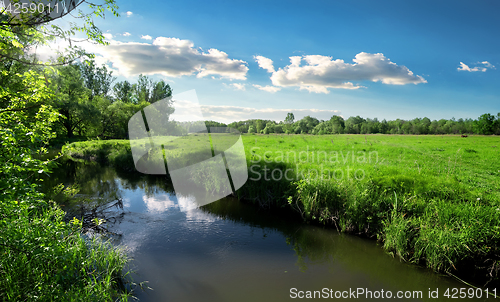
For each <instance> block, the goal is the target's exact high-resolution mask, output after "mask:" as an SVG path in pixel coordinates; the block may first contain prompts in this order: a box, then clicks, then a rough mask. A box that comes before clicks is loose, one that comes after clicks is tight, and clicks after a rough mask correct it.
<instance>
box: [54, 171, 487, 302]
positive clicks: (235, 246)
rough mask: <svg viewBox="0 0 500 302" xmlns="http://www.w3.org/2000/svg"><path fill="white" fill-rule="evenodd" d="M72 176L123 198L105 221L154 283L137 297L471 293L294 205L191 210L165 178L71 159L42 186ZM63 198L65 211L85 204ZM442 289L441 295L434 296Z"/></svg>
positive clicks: (137, 270) (228, 203)
mask: <svg viewBox="0 0 500 302" xmlns="http://www.w3.org/2000/svg"><path fill="white" fill-rule="evenodd" d="M75 182H76V183H79V184H80V192H79V195H78V196H79V197H86V198H88V200H90V202H95V201H96V198H97V197H99V198H100V199H102V200H107V201H113V200H116V199H119V198H121V200H122V201H123V209H121V208H111V209H108V210H107V214H106V215H107V217H108V218H107V223H106V227H107V228H108V230H110V231H112V232H114V233H116V235H113V236H111V238H112V240H113V242H114V243H115V244H117V245H120V246H122V247H124V248H125V250H126V252H127V254H128V256H129V257H131V258H132V261H131V262H130V268H131V269H132V270H133V271H134V273H133V274H132V276H133V279H134V281H135V282H137V283H139V282H144V281H147V283H145V284H147V286H149V287H151V288H152V290H145V291H141V290H139V289H138V290H137V291H136V296H137V297H138V298H139V300H140V301H155V302H157V301H176V302H177V301H218V302H222V301H229V302H233V301H291V300H297V299H298V298H300V297H302V295H304V297H307V295H308V294H310V295H312V296H313V297H314V294H316V298H319V297H320V296H321V297H322V298H323V299H327V300H328V299H331V300H333V299H335V296H337V298H340V299H343V300H359V299H360V300H362V301H371V300H373V301H381V300H382V301H384V300H387V297H388V295H389V292H388V291H390V294H391V296H392V298H391V299H390V300H393V301H444V300H449V299H448V298H446V297H445V296H444V293H445V292H446V290H447V289H449V293H450V294H453V292H454V291H455V290H456V291H458V290H459V289H460V288H464V289H466V290H469V293H471V292H472V289H469V288H468V287H467V286H466V285H464V284H462V283H459V282H458V281H456V280H455V279H453V278H450V277H445V276H439V275H438V274H435V273H433V272H432V271H429V270H427V269H423V268H420V267H416V266H411V265H408V264H406V263H402V262H401V261H400V260H399V259H398V258H393V257H392V256H391V255H389V254H387V253H386V252H384V250H383V249H382V247H381V245H380V244H378V243H377V242H376V241H374V240H368V239H362V238H358V237H356V236H350V235H344V234H338V233H337V231H336V230H335V229H332V228H322V227H318V226H311V225H308V224H304V223H302V222H301V220H300V219H297V217H295V216H294V215H291V214H290V213H285V212H280V213H272V212H269V211H266V210H262V209H259V208H257V207H255V206H253V205H248V204H245V203H242V202H239V201H238V200H236V199H234V198H227V199H223V200H219V201H217V202H214V203H212V204H209V205H207V206H205V207H203V208H195V209H188V207H187V206H186V205H187V201H186V198H183V197H182V196H176V195H175V193H174V192H173V191H172V188H171V186H170V185H169V184H168V181H167V180H166V179H164V178H155V177H151V176H145V175H136V174H124V173H119V172H117V171H116V170H115V169H113V168H111V167H106V166H101V165H99V164H97V163H91V162H79V163H75V162H71V161H68V162H65V163H63V164H61V166H60V167H59V168H58V169H56V170H55V171H54V173H53V174H51V176H50V177H49V178H48V179H46V180H45V185H46V186H51V185H54V184H57V183H64V184H66V185H69V184H73V183H75ZM62 205H63V208H65V209H66V210H67V211H71V210H72V209H75V208H78V207H79V206H80V205H79V204H74V203H63V204H62ZM436 290H437V294H438V297H437V298H429V295H430V294H431V295H432V296H435V295H436ZM314 291H317V292H316V293H314ZM382 291H383V292H382ZM370 292H371V294H370ZM398 294H399V295H403V298H397V295H398ZM476 294H478V292H477V291H476V292H475V293H474V296H475V295H476ZM370 295H371V298H370ZM405 295H406V298H405V297H404V296H405ZM342 296H343V298H342ZM459 296H460V295H459V293H458V294H457V297H459ZM294 297H296V298H294ZM327 297H328V298H327ZM376 297H378V299H377V298H376ZM332 298H333V299H332ZM490 299H492V298H490ZM490 299H485V294H483V298H482V299H477V300H478V301H485V300H490Z"/></svg>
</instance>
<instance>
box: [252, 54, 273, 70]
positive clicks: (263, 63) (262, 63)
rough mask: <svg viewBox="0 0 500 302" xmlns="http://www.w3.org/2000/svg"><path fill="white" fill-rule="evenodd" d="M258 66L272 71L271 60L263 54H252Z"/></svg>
mask: <svg viewBox="0 0 500 302" xmlns="http://www.w3.org/2000/svg"><path fill="white" fill-rule="evenodd" d="M253 58H254V59H255V61H257V64H259V67H260V68H263V69H265V70H267V72H274V66H273V60H271V59H268V58H266V57H263V56H253Z"/></svg>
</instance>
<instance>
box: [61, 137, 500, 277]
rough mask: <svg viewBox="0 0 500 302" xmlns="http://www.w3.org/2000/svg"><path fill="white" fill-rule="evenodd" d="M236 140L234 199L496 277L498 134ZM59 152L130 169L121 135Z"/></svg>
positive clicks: (430, 262) (182, 148) (179, 146)
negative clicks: (244, 173)
mask: <svg viewBox="0 0 500 302" xmlns="http://www.w3.org/2000/svg"><path fill="white" fill-rule="evenodd" d="M185 139H186V138H179V139H174V140H172V139H171V138H165V142H169V143H170V144H169V147H168V148H164V152H165V154H166V153H168V152H172V154H173V153H176V154H184V155H189V154H194V153H196V152H198V149H199V148H197V147H196V146H197V145H196V143H194V142H195V141H197V139H198V138H195V140H193V138H191V143H189V144H186V141H184V143H183V140H185ZM242 139H243V143H244V148H245V153H246V159H247V165H248V172H249V174H248V175H249V179H248V181H247V183H246V184H245V185H244V186H243V187H242V188H240V189H239V190H238V191H237V195H238V197H239V198H240V199H241V200H244V201H247V202H250V203H255V204H257V205H259V206H261V207H275V208H280V207H290V208H292V209H294V210H295V211H296V212H297V213H298V215H301V216H302V218H303V219H304V220H305V221H308V222H310V223H316V224H324V225H326V226H328V227H332V228H336V229H337V230H338V231H339V232H346V233H352V234H357V235H361V236H367V237H370V238H374V239H377V240H379V241H380V242H381V243H382V244H383V247H384V248H385V249H386V250H387V252H388V253H390V254H392V255H393V256H395V257H400V258H401V259H403V260H404V261H407V262H410V263H415V264H418V265H421V266H425V267H428V268H431V269H433V270H435V271H436V272H444V273H448V274H452V275H454V276H459V277H463V276H467V277H468V278H469V279H470V278H472V279H474V280H478V284H479V283H482V284H484V283H486V282H488V281H494V282H498V278H497V276H496V272H497V271H498V269H500V264H499V263H500V262H499V260H500V251H499V246H500V245H499V242H500V224H499V222H500V180H499V175H500V160H499V155H500V138H499V137H497V136H469V137H466V138H463V137H460V136H458V135H456V136H432V135H423V136H411V135H323V136H313V135H251V134H245V135H243V136H242ZM138 143H140V142H137V141H136V142H134V144H138ZM214 149H215V148H214ZM63 152H64V153H65V154H66V155H68V156H70V157H72V158H84V159H89V158H90V159H96V160H102V161H106V162H108V163H109V164H112V165H114V166H116V167H117V168H119V169H123V170H126V171H134V170H135V168H134V164H133V160H132V155H131V147H130V143H129V141H127V140H109V141H86V142H76V143H71V144H68V145H66V146H64V148H63ZM164 156H165V155H164ZM179 156H181V155H179ZM167 157H168V155H167ZM187 157H189V156H187ZM193 177H195V176H193ZM214 185H216V184H214Z"/></svg>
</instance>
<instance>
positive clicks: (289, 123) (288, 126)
mask: <svg viewBox="0 0 500 302" xmlns="http://www.w3.org/2000/svg"><path fill="white" fill-rule="evenodd" d="M294 121H295V116H294V115H293V113H291V112H289V113H288V114H287V115H286V118H285V131H286V132H287V134H288V133H289V132H290V131H292V125H293V122H294Z"/></svg>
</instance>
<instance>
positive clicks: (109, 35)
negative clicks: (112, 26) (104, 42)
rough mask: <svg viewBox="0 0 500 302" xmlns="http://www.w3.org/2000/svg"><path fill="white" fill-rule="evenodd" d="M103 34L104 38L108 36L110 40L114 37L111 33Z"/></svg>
mask: <svg viewBox="0 0 500 302" xmlns="http://www.w3.org/2000/svg"><path fill="white" fill-rule="evenodd" d="M102 35H103V36H104V38H106V39H108V40H111V39H113V35H112V34H110V33H104V34H102Z"/></svg>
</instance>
